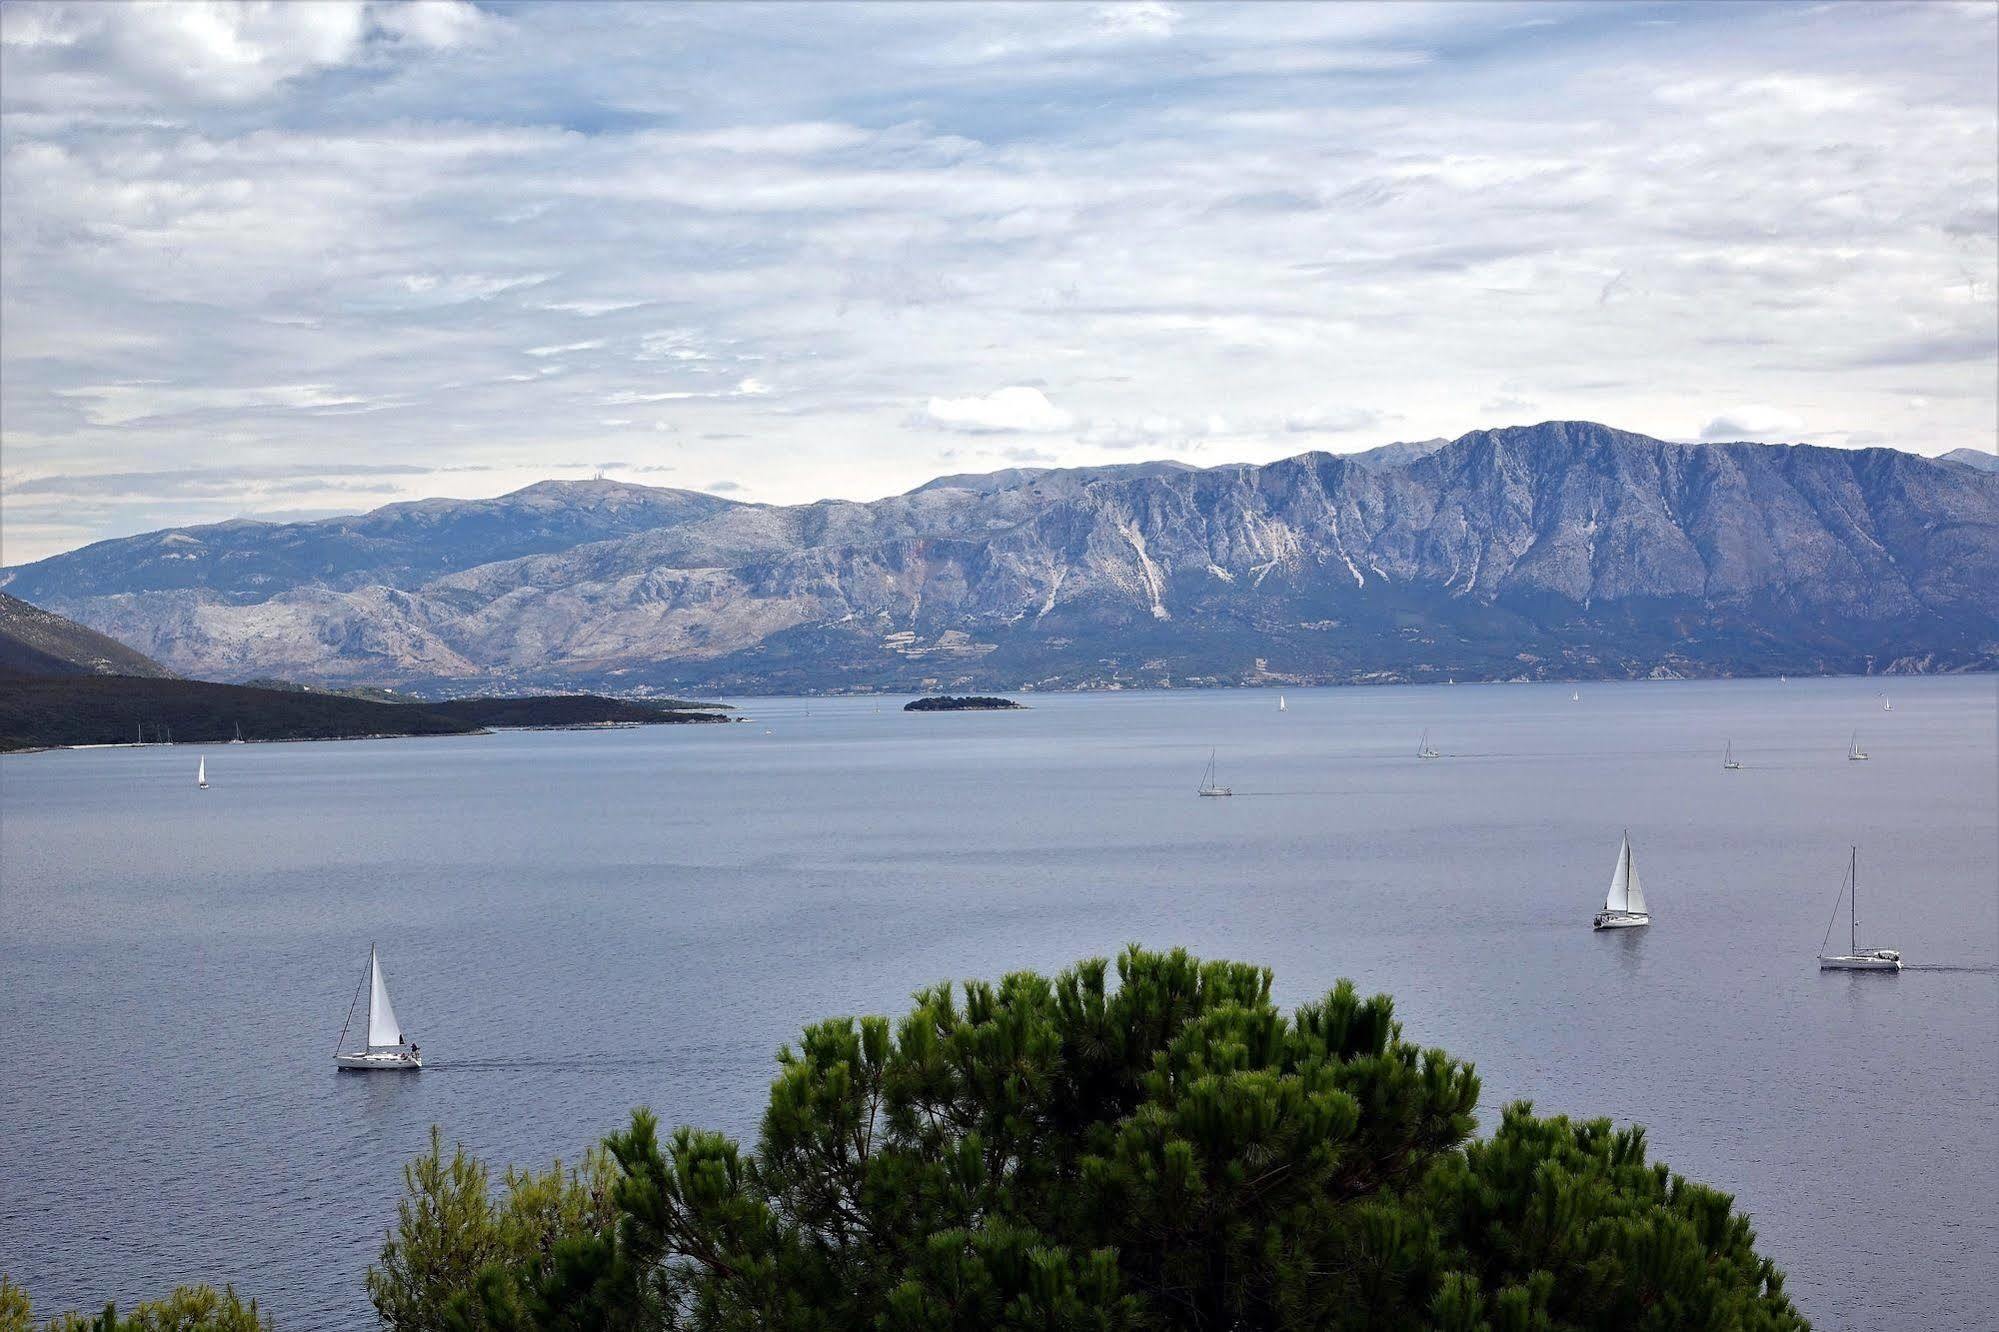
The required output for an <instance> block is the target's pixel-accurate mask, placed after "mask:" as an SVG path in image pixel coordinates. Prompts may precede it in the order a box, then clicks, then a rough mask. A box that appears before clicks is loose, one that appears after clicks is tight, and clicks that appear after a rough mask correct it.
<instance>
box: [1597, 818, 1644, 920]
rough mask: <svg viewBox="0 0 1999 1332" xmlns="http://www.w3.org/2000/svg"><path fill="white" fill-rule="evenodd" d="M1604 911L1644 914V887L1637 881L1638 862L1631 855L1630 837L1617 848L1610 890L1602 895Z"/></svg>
mask: <svg viewBox="0 0 1999 1332" xmlns="http://www.w3.org/2000/svg"><path fill="white" fill-rule="evenodd" d="M1603 909H1604V910H1605V911H1628V912H1630V913H1632V914H1633V915H1644V914H1645V887H1644V885H1643V884H1641V883H1639V881H1638V863H1637V862H1636V861H1635V860H1633V859H1632V857H1631V838H1630V837H1628V836H1627V837H1626V838H1625V839H1624V844H1623V845H1622V846H1620V847H1619V848H1618V850H1617V868H1616V870H1614V871H1613V872H1612V873H1611V876H1610V891H1609V892H1608V893H1607V894H1605V895H1604V899H1603Z"/></svg>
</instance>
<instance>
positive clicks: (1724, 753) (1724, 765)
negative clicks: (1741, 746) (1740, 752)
mask: <svg viewBox="0 0 1999 1332" xmlns="http://www.w3.org/2000/svg"><path fill="white" fill-rule="evenodd" d="M1741 767H1742V765H1741V764H1740V763H1737V762H1736V761H1735V742H1734V741H1732V740H1731V741H1728V742H1726V743H1724V744H1723V745H1722V747H1721V770H1722V771H1723V772H1735V771H1738V770H1739V769H1740V768H1741Z"/></svg>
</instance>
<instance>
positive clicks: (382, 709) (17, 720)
mask: <svg viewBox="0 0 1999 1332" xmlns="http://www.w3.org/2000/svg"><path fill="white" fill-rule="evenodd" d="M239 726H240V727H241V728H242V732H243V738H244V739H245V740H339V739H348V738H352V737H355V736H363V735H465V734H469V733H471V732H474V731H477V730H478V729H479V728H478V726H477V725H475V724H474V723H472V722H467V721H460V720H459V719H458V718H456V717H446V716H442V715H440V714H438V713H435V712H432V711H430V710H428V709H426V708H420V707H412V706H410V705H408V704H404V703H369V702H366V701H364V700H362V699H358V698H343V697H341V696H340V695H337V694H309V693H304V692H293V691H289V690H277V689H245V688H243V687H242V686H241V685H224V684H209V683H207V682H206V681H202V680H135V679H131V678H128V677H123V676H77V677H65V678H43V679H16V680H8V681H5V682H4V683H0V750H5V749H35V748H41V747H45V746H50V745H103V744H124V743H128V742H130V741H132V740H135V739H137V738H138V737H139V736H140V734H141V732H143V734H144V736H145V738H146V739H147V740H163V739H166V738H168V737H169V736H170V737H171V738H172V739H173V740H175V741H177V742H181V743H190V742H192V743H201V744H217V743H220V742H222V741H225V740H231V739H234V738H235V735H236V729H237V728H238V727H239Z"/></svg>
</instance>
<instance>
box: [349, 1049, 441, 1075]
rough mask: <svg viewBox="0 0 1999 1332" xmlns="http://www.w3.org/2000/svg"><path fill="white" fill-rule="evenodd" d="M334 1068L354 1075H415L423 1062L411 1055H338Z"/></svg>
mask: <svg viewBox="0 0 1999 1332" xmlns="http://www.w3.org/2000/svg"><path fill="white" fill-rule="evenodd" d="M333 1066H334V1067H335V1068H337V1069H341V1070H344V1071H347V1072H353V1073H414V1072H416V1071H417V1070H418V1069H420V1068H422V1067H423V1060H422V1059H420V1058H418V1057H417V1056H416V1055H410V1054H389V1053H382V1054H373V1053H370V1054H337V1055H335V1056H333Z"/></svg>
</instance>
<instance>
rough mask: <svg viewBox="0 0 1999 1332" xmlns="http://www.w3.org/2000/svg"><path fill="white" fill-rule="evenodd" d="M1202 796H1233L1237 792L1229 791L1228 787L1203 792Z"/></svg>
mask: <svg viewBox="0 0 1999 1332" xmlns="http://www.w3.org/2000/svg"><path fill="white" fill-rule="evenodd" d="M1201 794H1202V795H1204V796H1232V795H1234V794H1235V792H1234V791H1231V790H1229V789H1228V788H1227V787H1218V788H1216V789H1215V790H1211V791H1203V792H1201Z"/></svg>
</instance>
